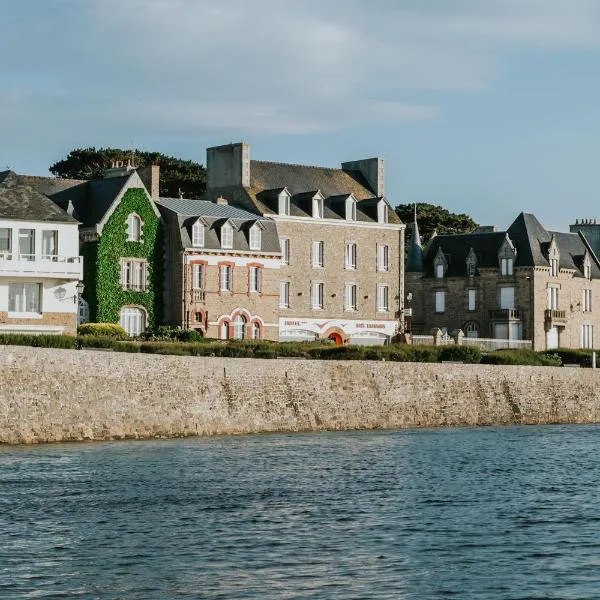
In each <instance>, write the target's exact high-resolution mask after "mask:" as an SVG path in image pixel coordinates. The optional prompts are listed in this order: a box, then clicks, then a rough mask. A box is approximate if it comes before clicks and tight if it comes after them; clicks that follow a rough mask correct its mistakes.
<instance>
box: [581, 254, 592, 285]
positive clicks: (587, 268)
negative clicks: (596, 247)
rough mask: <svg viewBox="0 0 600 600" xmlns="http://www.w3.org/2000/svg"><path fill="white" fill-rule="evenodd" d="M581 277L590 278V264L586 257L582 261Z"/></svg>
mask: <svg viewBox="0 0 600 600" xmlns="http://www.w3.org/2000/svg"><path fill="white" fill-rule="evenodd" d="M583 276H584V277H585V278H586V279H591V278H592V263H591V262H590V259H589V257H588V256H587V255H586V257H585V259H584V261H583Z"/></svg>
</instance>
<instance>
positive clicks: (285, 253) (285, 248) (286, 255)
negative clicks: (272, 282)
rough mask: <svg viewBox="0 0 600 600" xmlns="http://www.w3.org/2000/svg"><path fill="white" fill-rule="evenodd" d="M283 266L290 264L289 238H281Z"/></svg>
mask: <svg viewBox="0 0 600 600" xmlns="http://www.w3.org/2000/svg"><path fill="white" fill-rule="evenodd" d="M281 264H282V265H289V264H290V240H289V238H281Z"/></svg>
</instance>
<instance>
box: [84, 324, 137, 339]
mask: <svg viewBox="0 0 600 600" xmlns="http://www.w3.org/2000/svg"><path fill="white" fill-rule="evenodd" d="M77 335H81V336H83V335H95V336H102V337H111V338H115V339H121V340H122V339H125V338H126V337H128V336H127V332H126V331H125V330H124V329H123V328H122V327H121V326H120V325H117V324H116V323H84V324H83V325H80V326H79V327H78V328H77Z"/></svg>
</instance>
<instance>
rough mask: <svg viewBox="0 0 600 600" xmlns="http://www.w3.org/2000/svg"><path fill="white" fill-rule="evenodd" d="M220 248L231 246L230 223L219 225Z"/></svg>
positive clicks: (229, 247) (231, 230) (231, 233)
mask: <svg viewBox="0 0 600 600" xmlns="http://www.w3.org/2000/svg"><path fill="white" fill-rule="evenodd" d="M221 248H224V249H226V250H228V249H231V248H233V227H232V226H231V224H230V223H224V224H223V226H222V227H221Z"/></svg>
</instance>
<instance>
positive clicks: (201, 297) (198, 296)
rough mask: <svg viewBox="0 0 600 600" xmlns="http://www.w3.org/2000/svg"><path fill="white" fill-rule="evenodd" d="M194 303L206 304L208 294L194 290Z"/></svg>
mask: <svg viewBox="0 0 600 600" xmlns="http://www.w3.org/2000/svg"><path fill="white" fill-rule="evenodd" d="M192 302H206V292H205V291H204V290H192Z"/></svg>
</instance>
